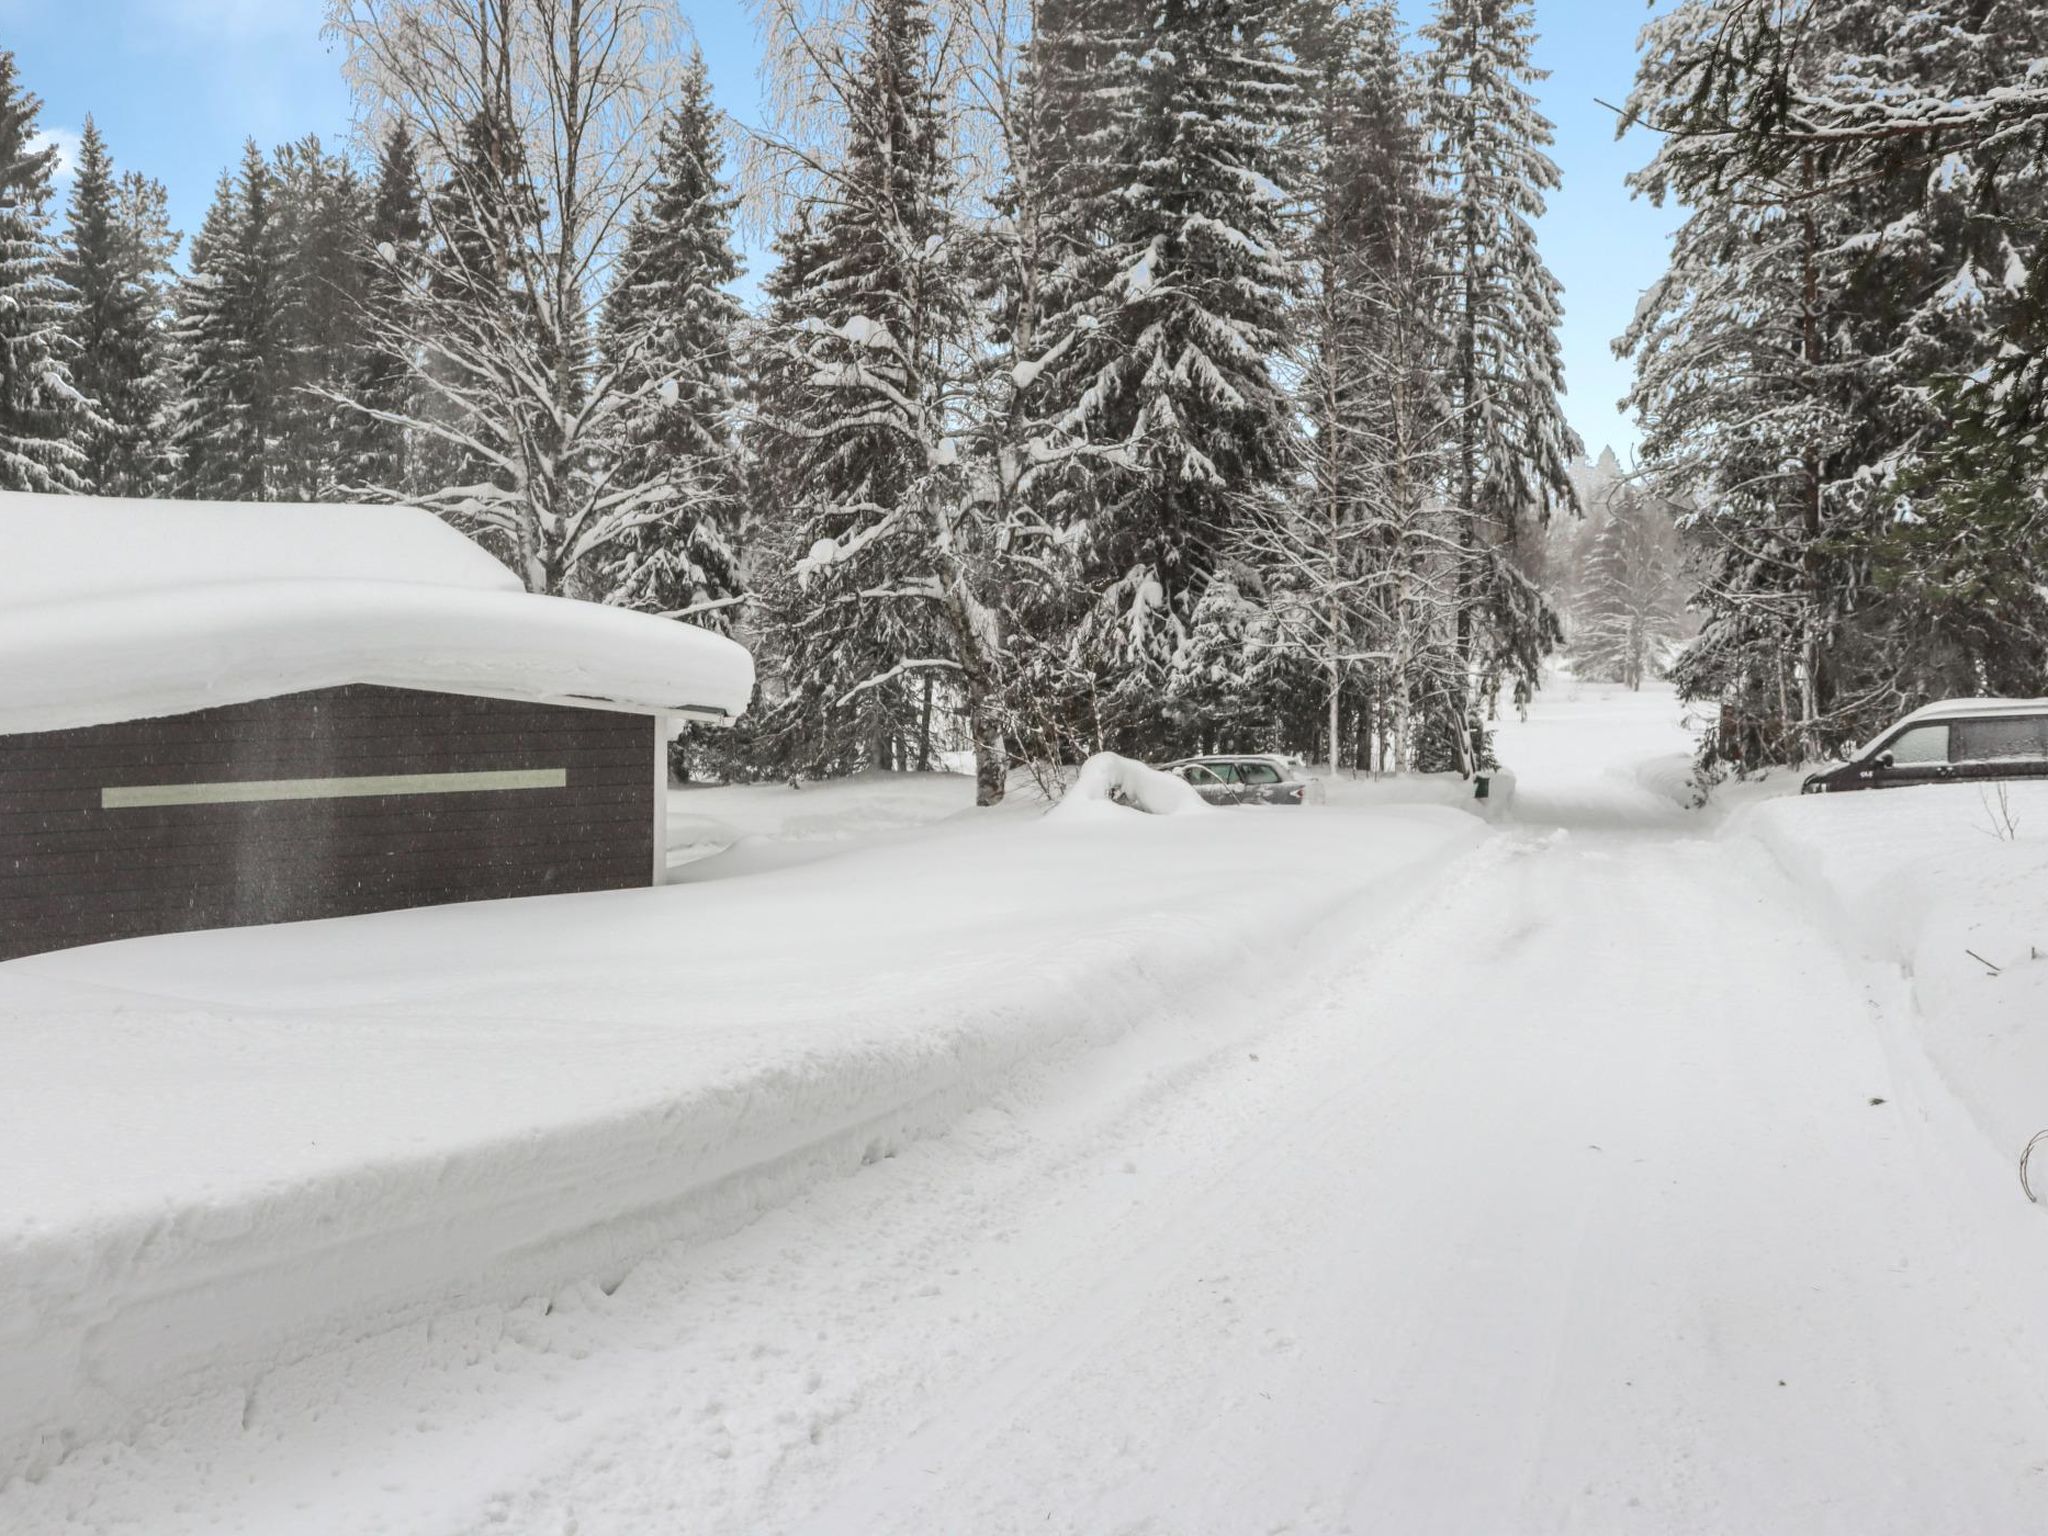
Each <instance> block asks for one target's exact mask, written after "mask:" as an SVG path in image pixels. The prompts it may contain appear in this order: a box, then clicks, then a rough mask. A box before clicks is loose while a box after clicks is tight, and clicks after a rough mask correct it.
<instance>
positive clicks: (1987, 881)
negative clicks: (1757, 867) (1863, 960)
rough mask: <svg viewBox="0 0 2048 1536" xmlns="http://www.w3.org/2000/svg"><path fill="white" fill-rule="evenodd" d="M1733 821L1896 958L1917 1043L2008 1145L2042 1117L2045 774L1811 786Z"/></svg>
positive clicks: (1849, 932)
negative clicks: (1824, 791) (1852, 790)
mask: <svg viewBox="0 0 2048 1536" xmlns="http://www.w3.org/2000/svg"><path fill="white" fill-rule="evenodd" d="M2001 790H2002V791H2003V795H2002V797H2001V793H2000V791H2001ZM1741 825H1742V826H1743V827H1745V828H1746V829H1748V830H1749V831H1751V832H1752V833H1754V834H1755V835H1756V836H1757V837H1758V838H1760V839H1761V840H1762V842H1763V843H1764V845H1765V846H1766V847H1767V848H1769V849H1770V850H1771V851H1772V853H1773V854H1775V855H1776V857H1777V860H1778V862H1779V863H1780V864H1781V865H1783V866H1784V868H1785V869H1786V870H1787V871H1788V872H1789V873H1790V874H1791V875H1792V877H1793V878H1794V879H1795V880H1797V881H1798V882H1799V883H1801V884H1802V885H1804V886H1805V887H1807V888H1808V889H1809V890H1811V891H1813V892H1814V893H1815V894H1816V895H1817V896H1819V897H1820V898H1821V899H1822V901H1823V902H1824V903H1825V904H1826V906H1827V907H1828V908H1830V909H1832V911H1833V912H1834V914H1835V916H1836V919H1837V923H1838V926H1839V928H1840V929H1841V931H1842V933H1843V936H1844V939H1845V940H1846V942H1847V943H1848V944H1849V945H1851V946H1852V947H1854V948H1857V949H1860V950H1862V951H1863V952H1864V953H1866V954H1868V955H1870V956H1872V957H1873V958H1876V959H1879V960H1882V961H1884V962H1886V963H1887V964H1890V965H1895V966H1897V967H1898V968H1899V971H1900V973H1901V975H1902V977H1903V979H1904V982H1905V985H1906V986H1907V988H1908V989H1909V992H1910V995H1911V998H1912V1001H1913V1003H1914V1005H1915V1009H1916V1011H1917V1013H1918V1015H1919V1021H1920V1028H1919V1044H1920V1045H1921V1047H1922V1048H1923V1049H1924V1050H1925V1051H1926V1053H1927V1055H1928V1057H1929V1058H1930V1059H1931V1060H1932V1061H1933V1062H1934V1065H1935V1067H1936V1069H1937V1070H1938V1071H1939V1072H1940V1073H1941V1075H1942V1077H1943V1078H1944V1079H1945V1080H1946V1081H1947V1083H1948V1085H1949V1087H1950V1089H1951V1090H1953V1091H1954V1093H1955V1094H1956V1096H1957V1097H1958V1098H1959V1099H1961V1100H1962V1102H1963V1103H1964V1105H1965V1106H1966V1107H1967V1108H1968V1109H1969V1111H1970V1114H1971V1116H1972V1117H1973V1118H1974V1119H1975V1120H1976V1122H1977V1123H1978V1125H1979V1126H1980V1127H1981V1128H1982V1129H1983V1130H1984V1131H1985V1132H1986V1133H1987V1134H1988V1135H1989V1136H1990V1138H1991V1140H1992V1141H1993V1142H1994V1143H1995V1144H1996V1145H1997V1147H1998V1148H1999V1149H2000V1151H2001V1152H2004V1153H2007V1154H2008V1155H2010V1156H2012V1157H2015V1158H2016V1157H2017V1156H2018V1155H2019V1151H2020V1148H2021V1147H2022V1146H2024V1145H2025V1144H2026V1142H2027V1140H2028V1138H2029V1137H2031V1136H2032V1135H2033V1134H2034V1133H2035V1132H2036V1131H2039V1130H2042V1129H2044V1128H2048V1026H2044V1021H2048V783H2043V782H2040V781H2032V782H2026V781H2022V782H2014V783H2008V784H2004V785H2002V786H2001V785H1996V784H1986V785H1982V786H1979V785H1973V784H1952V785H1951V784H1937V785H1927V786H1922V787H1917V788H1912V789H1890V790H1878V791H1872V792H1866V793H1862V794H1846V795H1805V796H1800V797H1798V798H1794V799H1782V800H1772V801H1766V802H1764V803H1763V804H1760V805H1757V806H1756V807H1754V808H1753V809H1752V810H1751V811H1750V812H1749V813H1748V815H1747V816H1746V817H1745V819H1744V820H1743V822H1742V823H1741ZM2036 1163H2037V1165H2038V1163H2039V1157H2038V1155H2037V1156H2036Z"/></svg>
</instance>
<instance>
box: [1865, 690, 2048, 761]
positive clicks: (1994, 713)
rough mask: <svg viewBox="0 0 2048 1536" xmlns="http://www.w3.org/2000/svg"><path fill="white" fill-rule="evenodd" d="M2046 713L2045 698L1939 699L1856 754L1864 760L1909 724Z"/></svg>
mask: <svg viewBox="0 0 2048 1536" xmlns="http://www.w3.org/2000/svg"><path fill="white" fill-rule="evenodd" d="M2043 714H2048V699H1939V700H1937V701H1936V702H1934V703H1932V704H1923V705H1921V706H1920V707H1919V708H1918V709H1916V710H1914V711H1913V712H1912V713H1911V714H1910V715H1907V716H1905V717H1904V718H1903V719H1900V720H1895V721H1893V722H1892V723H1891V724H1890V725H1888V726H1886V727H1885V728H1884V729H1883V730H1881V731H1879V732H1878V733H1877V734H1876V735H1875V736H1873V737H1871V738H1870V740H1869V741H1867V742H1865V743H1864V744H1863V746H1862V747H1861V748H1860V749H1859V750H1858V752H1857V753H1856V755H1857V756H1858V757H1863V756H1865V755H1867V754H1868V753H1869V752H1871V751H1872V750H1873V749H1874V748H1875V747H1876V746H1877V744H1878V743H1879V742H1880V741H1883V740H1884V739H1885V738H1886V737H1887V736H1890V735H1892V734H1894V733H1895V732H1897V731H1899V730H1901V729H1903V728H1904V727H1906V726H1909V725H1929V724H1932V723H1934V722H1937V721H1941V720H1985V719H2004V718H2007V717H2010V716H2012V715H2043Z"/></svg>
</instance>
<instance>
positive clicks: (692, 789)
mask: <svg viewBox="0 0 2048 1536" xmlns="http://www.w3.org/2000/svg"><path fill="white" fill-rule="evenodd" d="M1020 778H1021V775H1020ZM1029 794H1030V792H1029V790H1028V789H1026V788H1024V787H1022V786H1021V785H1020V786H1013V789H1012V797H1013V800H1014V803H1015V807H1016V809H1015V810H1012V811H1011V814H1018V813H1020V812H1021V813H1023V814H1032V813H1033V811H1032V809H1031V808H1030V802H1029ZM973 808H974V777H973V775H972V773H965V774H962V773H881V772H875V773H863V774H858V775H854V776H852V777H849V778H844V779H826V780H818V781H811V782H804V783H800V784H795V785H792V784H789V783H786V782H776V783H763V784H722V785H699V784H671V785H670V786H669V791H668V856H669V868H670V870H671V871H673V874H672V875H671V878H678V879H686V880H687V879H701V878H717V877H722V876H724V875H727V874H730V873H732V872H734V871H735V870H737V869H738V868H739V867H740V866H741V865H742V864H744V865H746V866H747V867H748V868H749V869H756V868H764V867H777V868H781V867H786V866H788V865H791V864H800V863H808V862H811V861H812V860H815V859H819V858H826V857H830V856H833V855H837V854H840V853H850V852H853V851H855V850H857V849H859V848H862V847H865V846H867V845H869V844H870V843H873V842H875V841H877V840H879V839H883V838H888V837H891V836H894V835H897V834H900V833H906V832H912V831H915V830H916V829H918V828H920V827H928V826H930V825H931V824H932V823H933V822H937V821H944V820H946V819H947V818H948V817H952V816H958V815H960V814H961V813H963V812H965V811H970V810H972V809H973ZM721 855H722V857H721Z"/></svg>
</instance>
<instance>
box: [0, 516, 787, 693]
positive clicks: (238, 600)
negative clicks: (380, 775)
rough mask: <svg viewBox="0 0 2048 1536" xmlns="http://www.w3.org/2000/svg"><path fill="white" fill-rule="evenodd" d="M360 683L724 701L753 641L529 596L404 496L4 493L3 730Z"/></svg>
mask: <svg viewBox="0 0 2048 1536" xmlns="http://www.w3.org/2000/svg"><path fill="white" fill-rule="evenodd" d="M347 683H373V684H381V685H384V686H387V687H396V688H419V689H425V690H429V691H439V692H455V693H478V694H492V695H503V696H506V697H511V698H519V699H533V700H537V701H541V702H546V703H565V704H575V703H604V704H616V705H622V706H625V707H627V708H630V709H644V710H647V711H649V712H650V713H652V712H656V711H673V712H676V713H698V714H704V715H710V716H722V717H725V718H731V717H734V716H737V715H739V714H740V713H741V712H742V711H744V710H745V709H746V707H747V701H748V699H749V697H750V696H751V694H752V692H753V683H754V664H753V658H752V657H751V656H749V655H748V654H747V652H746V650H745V649H744V648H743V647H741V646H738V645H736V644H734V643H733V642H732V641H730V640H727V639H725V638H724V637H723V636H720V635H714V634H712V633H710V632H709V631H707V630H702V629H698V628H695V627H694V626H691V625H688V624H681V623H678V622H676V621H674V620H672V619H659V618H655V617H653V616H651V615H648V614H643V613H634V612H630V611H628V610H626V609H623V608H610V607H606V606H604V605H603V604H599V603H585V602H578V601H575V600H573V599H569V598H559V597H540V596H535V595H532V594H530V593H527V592H525V591H524V590H522V588H521V584H520V582H519V580H518V578H517V577H515V576H514V575H513V574H512V573H511V572H510V571H507V570H506V569H505V568H504V567H503V566H502V565H500V564H499V563H498V562H497V561H496V560H494V559H492V558H491V556H490V555H489V554H487V553H486V552H485V551H484V550H482V549H480V548H478V547H477V546H476V545H475V544H473V543H472V542H471V541H470V540H468V539H467V538H465V537H463V536H462V535H461V534H460V533H458V532H456V531H455V530H454V529H452V528H450V527H448V526H447V525H446V524H445V523H443V522H442V521H441V520H440V519H439V518H437V517H435V516H433V515H432V514H431V513H428V512H422V511H419V510H417V509H415V508H411V507H382V506H285V505H278V504H248V503H228V504H223V503H217V502H165V501H119V500H113V499H107V498H97V497H68V496H29V495H20V494H10V493H0V732H18V731H46V730H62V729H68V728H70V727H74V726H86V725H104V724H108V723H110V722H112V721H116V720H130V719H139V718H146V717H151V716H157V715H173V714H184V713H187V712H189V711H192V710H197V709H206V708H211V707H213V706H216V705H222V704H242V703H248V702H250V701H252V700H255V699H262V698H271V697H275V696H276V695H279V694H285V693H299V692H304V691H306V690H308V689H314V688H331V687H338V686H341V685H343V684H347Z"/></svg>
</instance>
